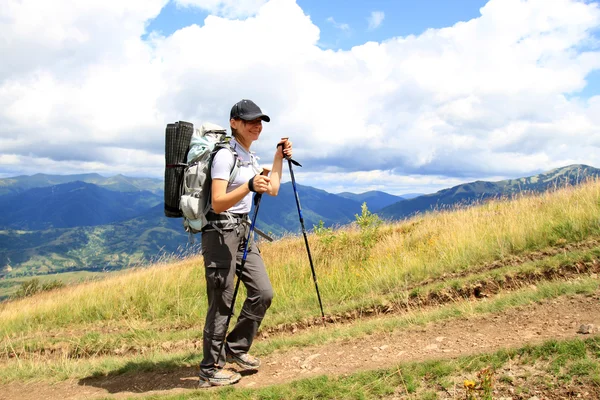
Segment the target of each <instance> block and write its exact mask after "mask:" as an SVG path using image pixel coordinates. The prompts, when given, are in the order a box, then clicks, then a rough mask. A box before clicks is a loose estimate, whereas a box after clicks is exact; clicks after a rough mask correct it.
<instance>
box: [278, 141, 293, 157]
mask: <svg viewBox="0 0 600 400" xmlns="http://www.w3.org/2000/svg"><path fill="white" fill-rule="evenodd" d="M275 157H276V158H284V157H285V158H292V141H291V140H289V139H288V138H282V139H281V140H280V141H279V143H277V151H276V152H275Z"/></svg>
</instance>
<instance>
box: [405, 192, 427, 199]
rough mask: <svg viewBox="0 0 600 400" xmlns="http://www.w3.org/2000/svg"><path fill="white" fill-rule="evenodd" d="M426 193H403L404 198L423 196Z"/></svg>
mask: <svg viewBox="0 0 600 400" xmlns="http://www.w3.org/2000/svg"><path fill="white" fill-rule="evenodd" d="M424 194H425V193H403V194H402V196H400V197H402V198H403V199H404V200H408V199H414V198H415V197H419V196H423V195H424Z"/></svg>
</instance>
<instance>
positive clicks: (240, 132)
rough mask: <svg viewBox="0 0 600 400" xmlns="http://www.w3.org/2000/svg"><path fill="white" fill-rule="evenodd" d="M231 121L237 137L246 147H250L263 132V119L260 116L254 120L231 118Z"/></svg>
mask: <svg viewBox="0 0 600 400" xmlns="http://www.w3.org/2000/svg"><path fill="white" fill-rule="evenodd" d="M229 123H230V125H231V128H232V130H233V132H234V136H235V139H236V140H237V141H238V143H240V144H241V145H242V146H244V147H246V148H250V145H251V144H252V142H254V141H255V140H258V138H259V136H260V133H261V132H262V120H261V119H260V118H257V119H255V120H252V121H244V120H243V119H231V120H230V121H229Z"/></svg>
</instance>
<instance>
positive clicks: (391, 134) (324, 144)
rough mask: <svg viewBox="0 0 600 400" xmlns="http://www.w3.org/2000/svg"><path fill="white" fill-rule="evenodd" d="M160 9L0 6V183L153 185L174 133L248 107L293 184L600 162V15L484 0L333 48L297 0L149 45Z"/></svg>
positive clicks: (351, 186)
mask: <svg viewBox="0 0 600 400" xmlns="http://www.w3.org/2000/svg"><path fill="white" fill-rule="evenodd" d="M165 2H166V0H154V1H150V2H149V1H147V0H144V1H142V0H139V1H128V2H126V4H123V3H122V2H120V1H116V0H115V1H113V2H107V1H96V2H76V1H74V0H73V1H61V2H54V3H52V6H49V5H47V4H46V2H42V1H38V2H34V1H32V0H25V1H16V0H11V1H9V3H8V6H7V7H3V8H2V9H0V31H1V32H3V36H4V37H5V38H6V39H7V40H3V41H0V53H2V54H3V55H4V54H7V55H8V56H7V57H4V58H3V63H0V174H2V175H6V174H14V175H16V174H19V173H35V172H53V173H56V172H62V173H76V172H86V171H89V172H92V171H96V172H104V173H110V172H114V173H117V172H121V173H125V174H128V175H144V176H147V175H151V176H155V177H161V176H162V171H163V167H164V129H165V125H166V124H167V123H168V122H173V121H176V120H189V121H192V122H195V123H199V122H201V121H206V120H208V121H212V122H215V123H219V124H221V125H225V126H227V118H228V115H229V109H230V107H231V105H232V104H233V103H235V102H236V101H237V100H239V99H241V98H251V99H254V100H255V101H256V102H257V103H258V104H259V105H260V106H261V107H262V108H263V110H264V111H265V112H267V113H268V114H269V115H270V116H271V118H272V122H271V123H269V124H265V128H264V131H263V134H262V138H261V140H260V141H259V142H257V143H256V144H255V145H254V146H253V150H256V151H257V152H258V154H259V156H261V157H262V159H261V162H263V163H266V162H269V160H270V159H271V158H272V153H273V150H274V145H275V143H276V142H277V140H278V138H279V137H281V136H290V137H291V138H292V140H293V142H294V146H295V158H297V159H298V160H299V161H300V162H301V163H302V164H303V165H304V167H303V168H301V169H299V171H298V173H297V175H298V180H299V182H300V183H303V184H309V185H311V184H312V185H314V186H317V187H320V188H323V189H326V190H327V189H331V190H332V191H333V190H334V189H335V190H338V191H341V190H351V191H360V190H367V189H369V188H379V189H380V190H381V189H383V188H386V187H388V188H389V190H387V191H389V192H391V193H396V194H401V193H403V192H405V191H420V192H425V191H428V190H427V188H436V189H439V188H441V187H447V186H450V185H453V184H457V183H460V182H465V181H469V180H473V179H484V178H486V177H517V176H522V175H524V174H528V173H531V172H536V171H543V170H548V169H551V168H554V167H558V166H562V165H566V164H570V163H576V162H577V163H579V162H581V163H587V164H591V165H594V166H596V167H600V117H599V115H600V97H594V98H590V99H585V98H578V97H577V93H578V91H580V90H581V89H582V88H584V87H585V85H586V77H587V75H588V74H589V73H590V72H591V71H593V70H598V69H600V53H599V52H598V51H597V50H593V49H592V50H590V49H589V48H590V46H589V43H590V42H591V41H592V40H593V36H592V34H591V31H592V30H594V29H598V27H600V11H599V9H598V5H597V4H595V3H590V4H586V3H583V2H579V1H570V0H556V1H553V2H551V3H548V2H546V1H541V0H530V1H527V2H524V1H520V0H492V1H490V2H489V3H488V4H487V5H486V6H485V7H483V8H482V9H481V13H482V15H481V16H480V17H479V18H476V19H473V20H470V21H467V22H461V23H457V24H456V25H454V26H451V27H447V28H444V29H430V30H428V31H426V32H424V33H423V34H421V35H419V36H408V37H395V38H389V39H388V40H386V41H384V42H381V43H377V42H369V43H365V44H364V45H361V46H355V47H353V48H352V49H350V50H348V51H341V50H338V51H334V50H323V49H321V48H319V46H318V42H319V29H318V27H317V26H315V25H314V24H313V22H312V21H311V20H310V18H309V17H308V16H307V15H305V14H304V12H303V11H302V9H301V8H300V7H299V6H298V5H297V4H296V2H295V1H293V0H270V1H268V2H261V4H260V5H259V4H258V2H256V3H247V4H246V5H244V6H243V7H246V6H247V7H250V6H249V5H248V4H255V8H254V9H253V10H254V11H245V12H244V13H241V14H240V11H236V13H238V14H236V15H238V16H240V15H251V16H250V17H248V18H246V19H243V20H232V19H228V18H226V17H222V16H209V17H208V18H206V20H205V21H204V25H203V26H202V27H200V26H198V25H192V26H189V27H186V28H183V29H180V30H178V31H177V32H175V33H174V34H172V35H170V36H166V37H165V36H161V35H159V34H153V35H150V38H151V39H149V40H147V41H144V40H142V39H141V36H142V35H144V33H145V27H146V26H147V23H148V21H149V20H150V19H152V18H154V17H156V15H158V13H159V12H160V9H161V7H163V6H164V5H165ZM262 3H264V4H262ZM211 4H212V5H211ZM225 4H227V3H225V2H218V3H217V2H215V3H200V2H197V3H196V4H195V5H196V6H203V7H207V9H208V7H224V5H225ZM231 4H233V3H231ZM240 4H241V3H240ZM190 5H191V4H190ZM243 7H242V8H243ZM242 8H240V10H241V9H242ZM250 8H251V7H250ZM250 8H246V9H247V10H250ZM215 10H216V11H215V13H219V14H221V15H229V16H230V17H229V18H232V17H231V15H233V14H229V13H231V12H233V11H227V12H225V11H223V10H224V8H223V9H222V10H221V9H219V10H217V9H215ZM39 14H43V15H45V16H46V18H44V19H42V18H41V17H40V16H39ZM236 18H237V17H236ZM242 39H243V40H242ZM240 43H253V44H254V45H253V46H244V45H240ZM586 49H587V50H586ZM410 188H415V189H414V190H413V189H410ZM384 190H385V189H384Z"/></svg>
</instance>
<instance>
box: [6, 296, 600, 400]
mask: <svg viewBox="0 0 600 400" xmlns="http://www.w3.org/2000/svg"><path fill="white" fill-rule="evenodd" d="M599 306H600V293H596V294H595V295H593V296H589V295H588V296H583V295H581V296H573V297H561V298H559V299H556V300H550V301H546V302H543V303H541V304H534V305H531V306H527V307H519V308H515V309H511V310H509V311H507V312H504V313H501V314H489V315H485V316H479V317H471V318H461V319H454V320H450V321H445V322H440V323H431V324H428V325H427V326H425V327H415V328H409V329H405V330H402V331H397V332H394V333H387V334H374V335H371V336H368V337H364V338H360V339H354V340H345V341H343V342H339V343H336V344H333V345H332V344H329V345H326V346H311V347H306V348H302V349H295V350H290V351H287V352H278V353H275V354H271V355H269V356H266V357H263V358H262V361H263V365H262V367H261V370H260V372H258V373H255V374H250V375H246V376H244V377H243V379H242V380H241V381H240V383H238V384H237V385H236V386H237V387H240V388H258V387H263V386H269V385H274V384H280V383H285V382H291V381H293V380H296V379H301V378H306V377H311V376H317V375H323V374H327V375H330V376H335V375H342V374H350V373H354V372H358V371H362V370H373V369H379V368H385V367H391V366H393V365H396V364H398V363H399V362H402V361H422V360H428V359H441V358H454V357H458V356H463V355H468V354H476V353H487V352H493V351H495V350H498V349H501V348H507V347H520V346H522V345H524V344H526V343H530V344H535V343H540V342H543V341H546V340H549V339H567V338H574V337H577V336H582V335H581V334H578V333H577V330H578V328H579V326H580V324H590V323H591V324H594V325H595V326H599V325H600V307H599ZM386 318H393V317H386ZM314 329H323V328H314ZM328 329H332V328H328ZM196 382H197V378H196V368H194V367H189V368H180V369H177V370H174V371H170V372H148V373H139V374H124V375H112V376H107V377H99V378H86V379H82V380H73V381H67V382H61V383H57V384H48V383H44V382H34V383H27V384H24V383H20V382H16V383H11V384H8V385H5V386H0V399H2V400H8V399H23V400H29V399H31V400H33V399H61V400H67V399H92V398H105V397H114V398H124V397H130V396H148V395H157V394H176V393H185V392H189V391H190V390H193V389H195V387H196ZM204 390H211V389H204Z"/></svg>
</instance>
